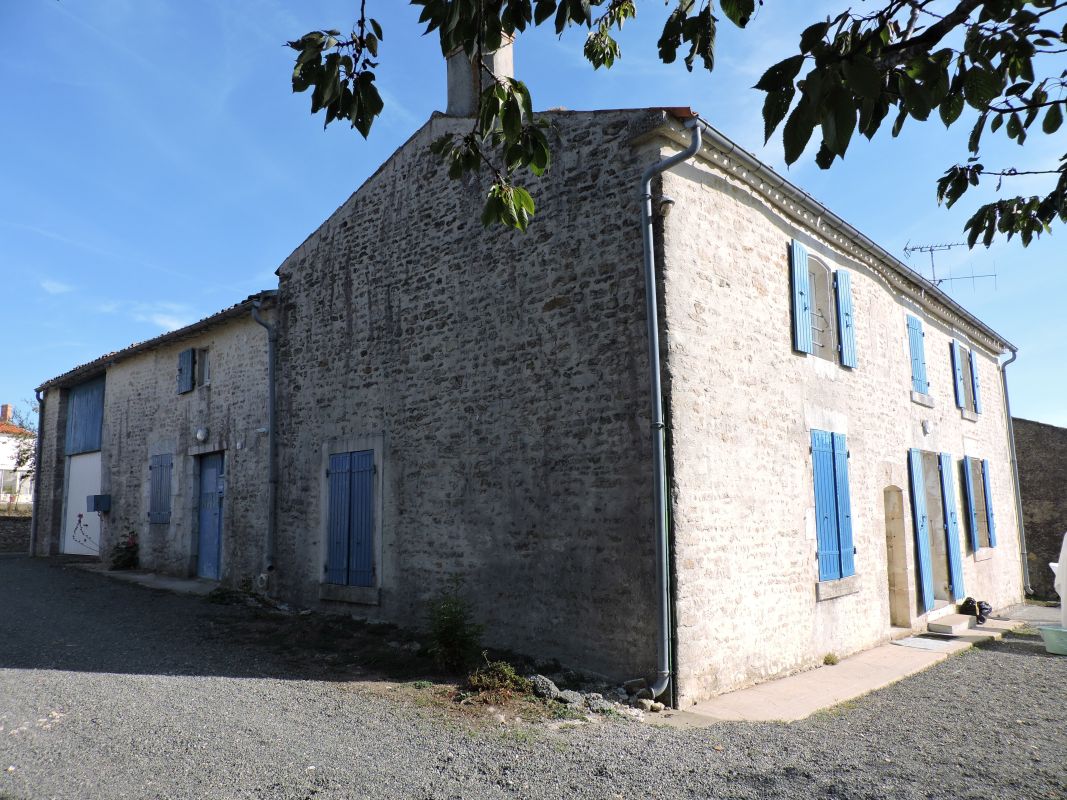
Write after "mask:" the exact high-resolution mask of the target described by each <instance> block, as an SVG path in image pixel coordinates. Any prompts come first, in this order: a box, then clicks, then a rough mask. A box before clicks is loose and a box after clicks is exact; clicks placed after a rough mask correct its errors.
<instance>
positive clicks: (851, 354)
mask: <svg viewBox="0 0 1067 800" xmlns="http://www.w3.org/2000/svg"><path fill="white" fill-rule="evenodd" d="M834 294H835V295H836V296H837V340H838V345H837V346H838V349H839V350H840V351H841V365H842V366H844V367H855V366H856V325H855V320H854V319H853V314H852V274H851V273H850V272H849V271H848V270H844V269H839V270H838V271H837V272H835V273H834Z"/></svg>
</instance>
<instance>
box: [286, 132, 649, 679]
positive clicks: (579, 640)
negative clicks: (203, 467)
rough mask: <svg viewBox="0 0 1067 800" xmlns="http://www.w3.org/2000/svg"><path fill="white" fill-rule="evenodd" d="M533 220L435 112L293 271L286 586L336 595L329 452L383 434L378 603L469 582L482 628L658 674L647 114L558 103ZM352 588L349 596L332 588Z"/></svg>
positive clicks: (294, 593) (418, 609)
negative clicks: (569, 109) (331, 582)
mask: <svg viewBox="0 0 1067 800" xmlns="http://www.w3.org/2000/svg"><path fill="white" fill-rule="evenodd" d="M545 116H546V118H547V119H548V120H549V121H550V122H551V123H552V125H553V128H552V132H551V135H552V137H553V138H554V139H555V141H554V143H553V154H554V158H555V161H554V164H553V167H552V170H551V172H550V173H549V174H548V175H547V176H546V177H545V178H543V179H541V180H535V181H533V188H534V190H535V195H536V198H537V204H538V209H537V217H536V220H535V221H534V223H533V224H532V225H531V226H530V229H529V231H528V232H527V233H526V234H525V235H522V234H518V233H515V232H508V231H503V230H494V229H491V230H486V229H484V228H483V227H482V226H481V224H480V223H479V221H478V217H479V214H480V209H481V207H482V203H483V199H484V196H485V190H486V186H485V185H483V184H482V183H480V182H478V181H475V180H467V181H464V182H461V183H457V182H453V181H450V180H449V179H448V178H447V175H446V172H445V169H444V167H443V166H442V164H441V163H440V161H439V160H438V159H437V157H435V156H433V155H432V154H430V153H429V152H428V147H429V144H430V142H431V141H432V140H433V139H435V138H436V137H438V136H440V135H441V134H442V133H444V132H446V131H462V130H465V129H466V126H467V125H468V123H467V122H465V121H460V120H450V119H448V118H444V117H435V118H433V119H432V120H431V121H430V122H429V123H428V124H427V125H426V126H425V127H424V128H423V129H422V130H420V131H419V132H418V133H417V134H416V135H415V136H414V137H413V139H412V140H411V141H409V142H408V143H407V144H406V145H405V146H404V147H403V148H401V149H400V150H399V151H398V152H397V153H396V154H395V155H394V156H393V157H392V158H391V159H390V160H389V161H388V162H387V163H386V164H385V165H384V166H383V167H382V168H381V169H380V170H379V171H378V173H377V174H376V175H375V176H373V177H372V178H371V179H370V180H369V181H368V182H367V183H366V184H365V185H364V186H363V187H362V188H361V189H360V190H359V191H358V192H356V194H354V195H353V196H352V197H351V198H350V199H349V200H348V202H346V203H345V204H344V205H343V206H342V207H341V208H340V209H339V210H338V211H337V212H336V213H335V214H334V215H333V216H332V217H331V218H330V219H329V220H327V221H326V223H325V224H323V226H322V227H321V228H319V230H317V231H316V232H315V233H314V234H313V235H312V236H311V237H309V239H308V240H307V241H306V242H305V243H304V244H303V245H302V246H301V247H300V248H299V249H297V250H296V252H294V253H293V255H292V256H290V258H289V259H288V260H287V261H286V262H285V263H284V264H283V265H282V266H281V268H280V270H279V276H280V298H281V303H282V309H281V314H282V337H281V339H282V344H281V351H280V376H281V380H280V397H279V399H280V408H281V414H282V416H283V417H284V418H285V419H287V420H289V421H290V424H288V425H284V426H283V430H282V435H281V460H282V463H283V464H285V465H286V470H287V471H288V474H287V476H286V480H285V482H284V483H283V485H282V486H281V489H280V492H281V495H280V508H281V511H280V531H279V536H280V539H279V563H280V564H284V567H282V568H280V570H279V574H278V584H277V586H278V591H279V593H280V594H282V595H284V596H288V597H293V598H295V599H296V601H297V602H298V603H301V604H315V603H318V602H319V601H320V597H322V596H323V595H324V594H326V592H325V591H324V590H323V588H322V585H321V584H322V580H323V573H324V562H325V548H324V543H323V538H324V526H325V503H326V497H327V496H326V493H325V488H324V482H325V480H326V476H325V469H326V467H325V462H324V458H323V455H324V452H326V451H328V450H329V449H330V443H331V442H336V443H337V444H335V445H334V446H335V447H338V448H341V449H342V450H343V449H344V447H347V446H354V445H345V444H343V443H342V442H341V440H345V441H349V442H351V441H357V440H358V441H363V442H373V441H377V442H379V443H380V444H379V445H378V447H380V448H381V451H382V452H381V453H380V454H379V456H378V457H377V458H378V464H377V466H378V469H379V475H380V478H381V481H382V483H381V491H382V493H383V495H384V496H383V498H382V500H383V502H382V507H381V511H382V516H383V519H381V520H380V521H379V525H380V531H379V533H378V535H379V536H380V541H379V543H378V549H377V555H376V558H378V559H379V561H380V563H378V564H377V565H376V567H377V573H376V575H377V579H376V580H377V587H376V588H377V589H379V590H380V591H378V592H373V593H371V595H372V597H371V598H370V600H369V602H367V598H365V597H364V601H365V602H364V604H359V605H342V604H340V603H339V602H338V601H337V600H336V599H334V600H327V599H323V600H322V603H323V604H324V605H326V606H329V607H331V608H333V609H335V610H342V611H348V612H351V613H354V614H359V615H363V616H366V617H371V618H378V619H385V620H392V621H396V622H402V623H404V624H407V625H414V626H420V625H423V624H425V612H426V603H427V601H428V600H430V599H431V598H433V597H434V596H435V595H436V594H437V593H438V592H439V591H440V590H441V589H442V588H444V587H446V586H447V585H448V584H449V582H450V581H451V580H452V579H453V578H455V577H458V578H461V579H462V580H463V581H464V587H465V592H466V594H467V596H468V597H469V598H470V600H471V601H472V602H473V605H474V613H475V616H476V618H477V620H478V621H480V622H482V623H484V624H485V625H486V635H485V639H486V641H487V642H488V643H490V644H494V645H497V646H504V647H511V648H513V649H516V650H518V651H525V652H532V653H535V654H538V655H544V656H556V657H558V658H560V659H561V660H562V661H563V662H564V663H569V664H572V665H576V666H579V667H582V668H585V669H588V670H593V671H597V672H601V673H604V674H608V675H611V676H614V677H619V678H622V677H633V676H634V675H644V674H646V673H647V672H648V671H649V670H650V669H652V668H654V664H655V628H654V618H655V614H654V612H655V607H656V606H655V603H656V592H655V587H654V572H653V565H654V563H655V562H654V552H653V544H652V538H653V537H652V534H651V513H650V498H651V491H650V487H649V479H648V475H649V471H650V466H649V459H650V455H649V452H650V446H649V427H648V411H647V399H646V392H647V390H646V386H647V378H646V375H647V357H646V354H645V350H646V344H645V343H646V337H645V332H644V324H645V323H644V319H645V315H644V307H643V304H644V292H643V288H642V277H641V263H642V261H641V241H640V229H639V225H638V214H639V205H638V193H637V186H638V181H639V178H640V174H641V171H642V170H643V169H644V167H645V166H646V165H647V164H648V163H649V162H650V161H651V160H652V159H653V158H655V157H656V155H657V152H658V151H657V150H655V149H653V148H649V147H647V146H645V147H636V148H635V147H631V146H630V144H629V142H630V140H631V138H632V137H634V136H635V135H636V134H639V133H641V132H642V131H644V130H645V129H647V128H648V127H649V126H650V125H651V123H652V122H653V121H655V119H658V117H653V116H652V115H650V114H648V113H645V112H601V113H595V114H585V113H577V112H575V113H566V112H561V113H550V114H547V115H545ZM331 596H333V597H335V598H336V595H331Z"/></svg>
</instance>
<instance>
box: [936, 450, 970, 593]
mask: <svg viewBox="0 0 1067 800" xmlns="http://www.w3.org/2000/svg"><path fill="white" fill-rule="evenodd" d="M937 463H938V471H939V472H940V473H941V508H943V509H944V512H945V519H944V530H945V544H946V545H947V551H948V572H949V579H950V582H951V583H952V599H953V600H962V599H963V596H964V591H963V558H962V556H961V553H960V526H959V518H958V516H957V514H956V508H957V503H956V483H955V481H954V480H953V479H952V456H951V455H950V454H948V453H941V454H940V455H939V456H938V459H937Z"/></svg>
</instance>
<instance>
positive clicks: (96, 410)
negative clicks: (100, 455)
mask: <svg viewBox="0 0 1067 800" xmlns="http://www.w3.org/2000/svg"><path fill="white" fill-rule="evenodd" d="M103 426H104V379H103V378H96V379H94V380H91V381H86V382H85V383H80V384H78V385H77V386H75V387H73V388H72V389H71V390H70V393H69V394H68V396H67V440H66V455H68V456H73V455H77V454H78V453H92V452H95V451H97V450H99V449H100V443H101V440H102V436H103Z"/></svg>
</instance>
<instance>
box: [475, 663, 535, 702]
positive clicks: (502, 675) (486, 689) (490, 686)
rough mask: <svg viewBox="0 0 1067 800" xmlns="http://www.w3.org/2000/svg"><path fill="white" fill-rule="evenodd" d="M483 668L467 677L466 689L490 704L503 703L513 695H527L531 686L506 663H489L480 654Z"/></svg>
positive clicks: (531, 688)
mask: <svg viewBox="0 0 1067 800" xmlns="http://www.w3.org/2000/svg"><path fill="white" fill-rule="evenodd" d="M482 657H483V658H484V659H485V666H482V667H479V668H478V669H476V670H475V671H474V672H472V673H471V674H470V675H468V676H467V688H468V689H470V690H471V691H472V692H477V693H478V694H480V695H483V696H484V697H485V698H486V699H488V700H490V701H492V702H503V701H504V700H507V699H509V698H511V697H513V696H514V695H517V694H518V695H523V694H529V693H530V692H531V691H532V690H533V685H532V684H531V683H530V681H528V680H527V679H526V678H524V677H522V676H521V675H519V674H518V673H517V672H516V671H515V668H514V667H513V666H511V664H509V663H508V662H507V661H490V660H489V658H488V656H487V654H485V653H482Z"/></svg>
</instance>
